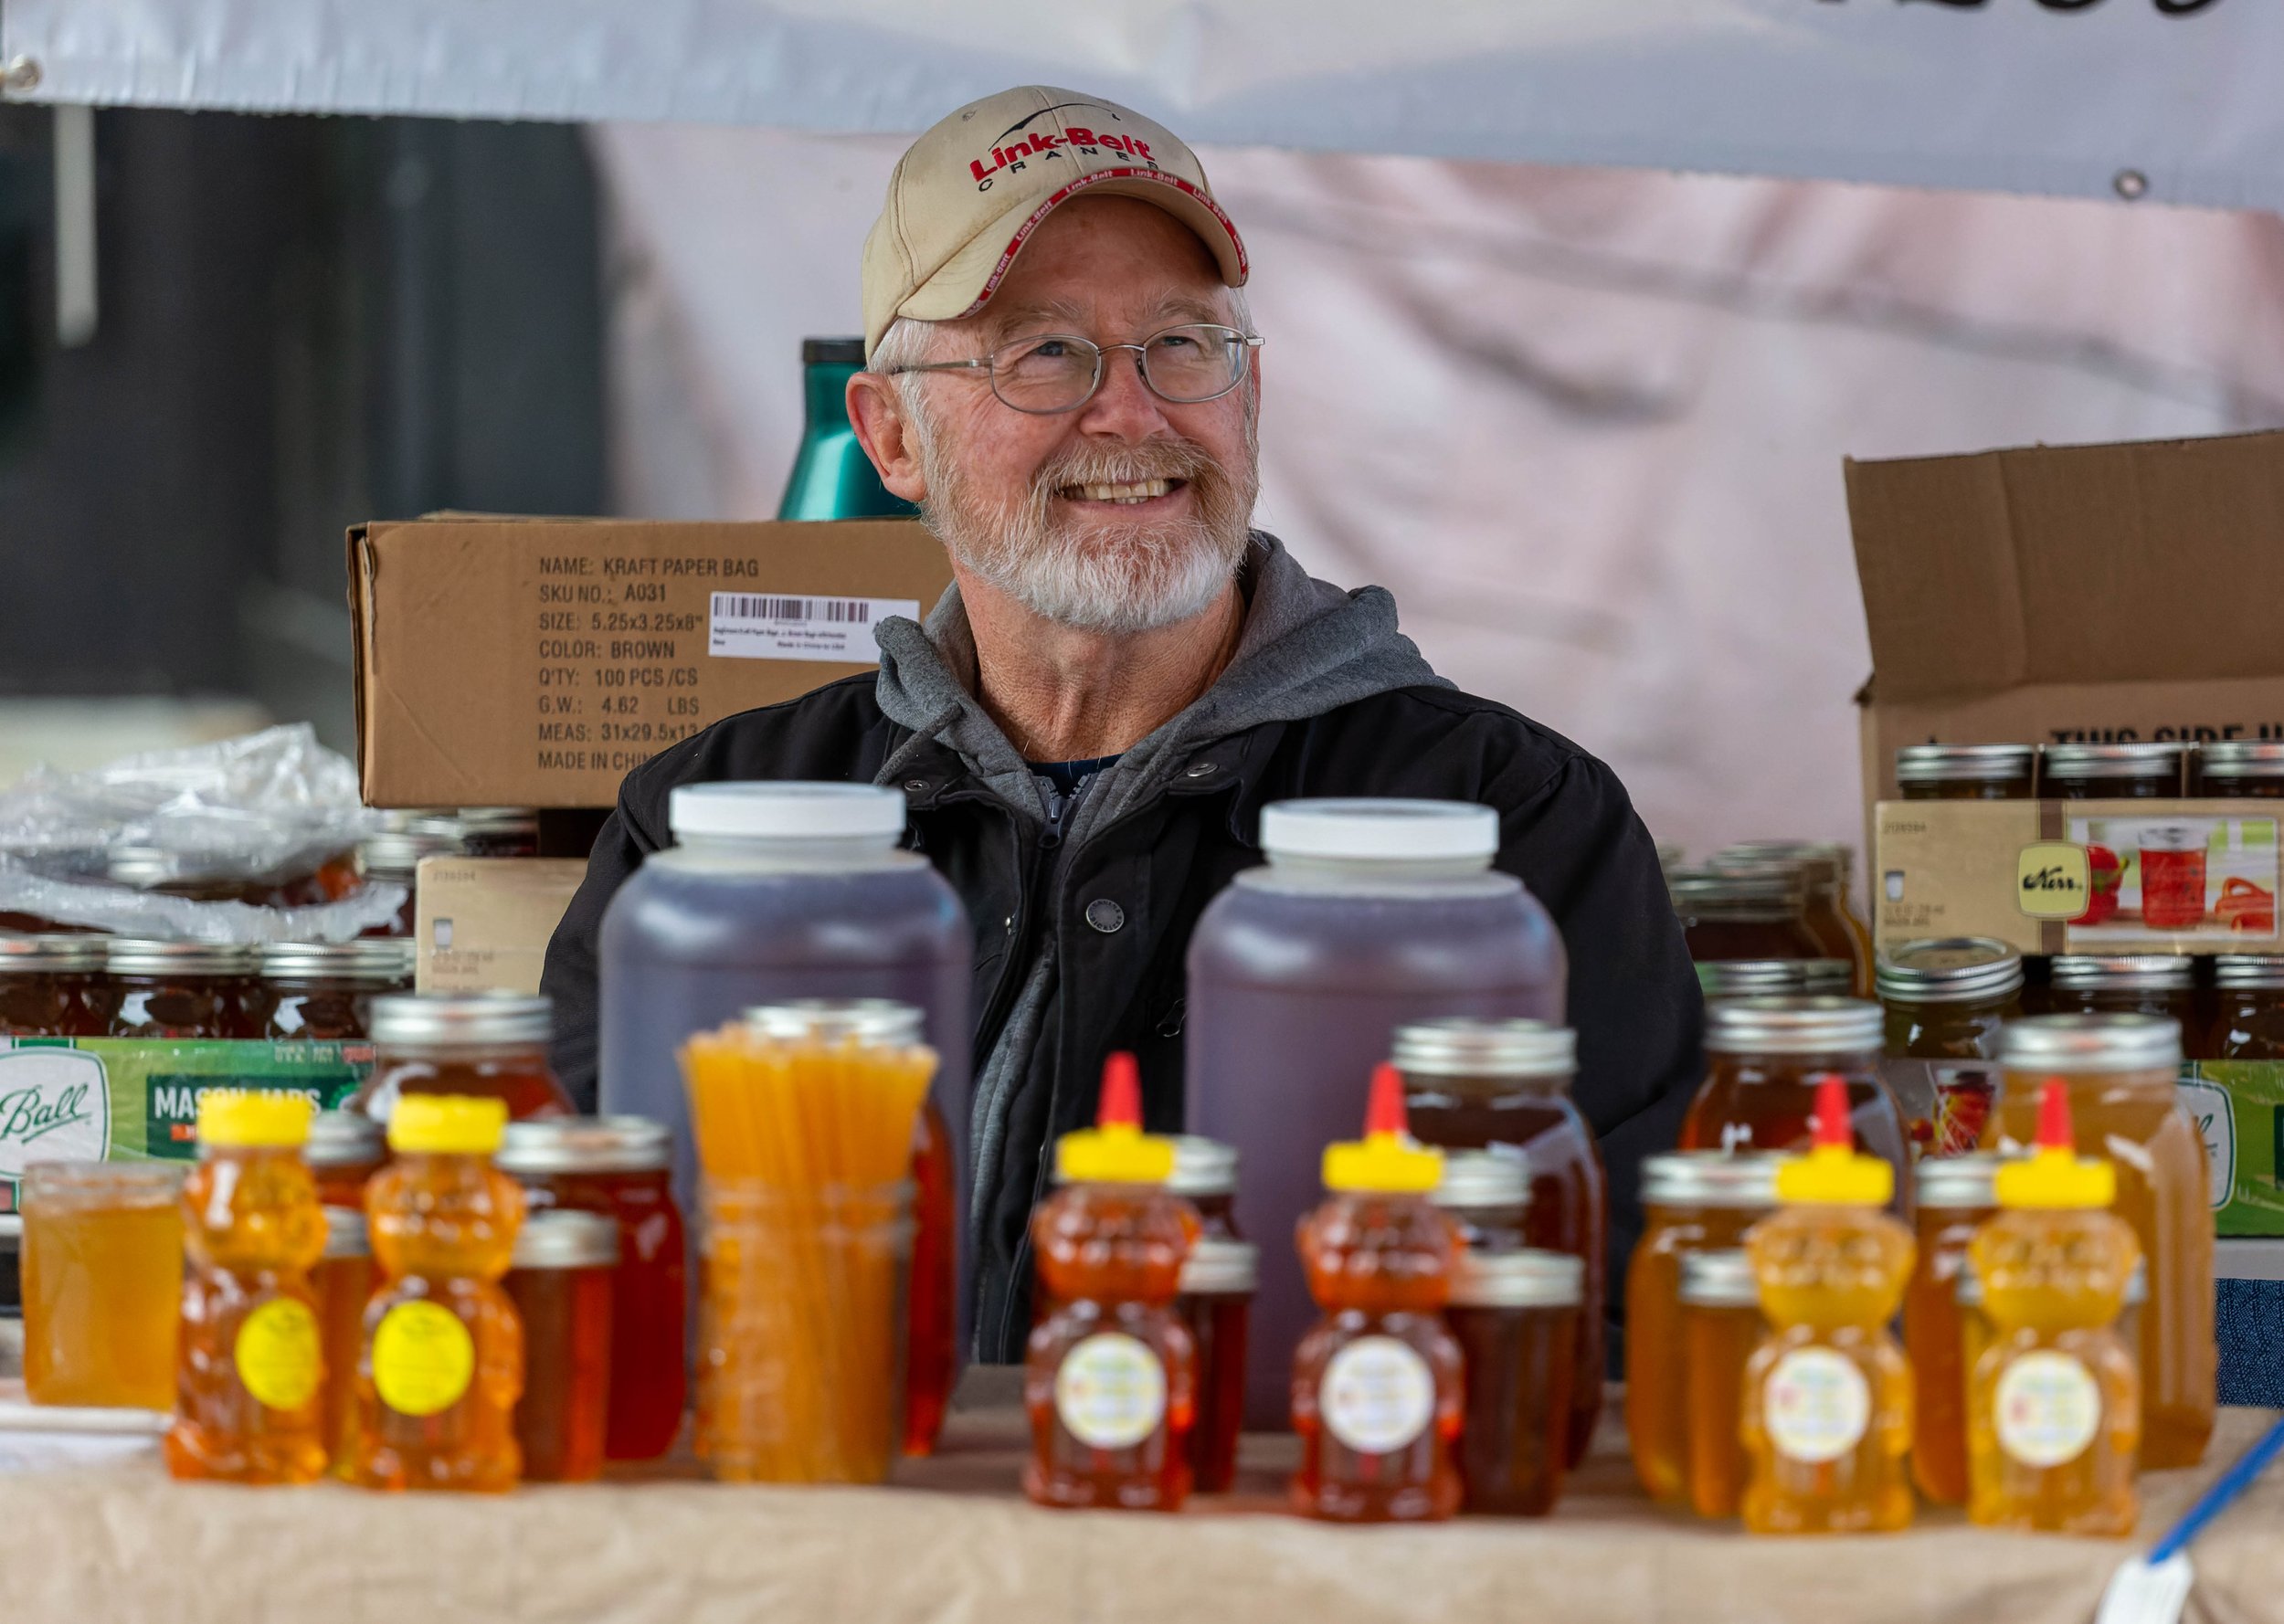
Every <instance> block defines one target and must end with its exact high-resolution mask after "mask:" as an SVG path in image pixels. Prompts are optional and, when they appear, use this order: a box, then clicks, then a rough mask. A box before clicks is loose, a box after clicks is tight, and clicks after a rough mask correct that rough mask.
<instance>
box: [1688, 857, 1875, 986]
mask: <svg viewBox="0 0 2284 1624" xmlns="http://www.w3.org/2000/svg"><path fill="white" fill-rule="evenodd" d="M1771 864H1773V865H1776V866H1779V867H1782V866H1785V865H1790V866H1791V867H1792V868H1795V869H1798V870H1800V875H1801V880H1802V882H1803V884H1805V885H1806V886H1807V888H1808V902H1807V915H1806V917H1807V920H1808V928H1809V929H1810V930H1811V931H1813V932H1814V933H1815V935H1816V939H1817V940H1818V941H1819V942H1822V943H1823V944H1824V951H1825V954H1826V955H1827V956H1829V957H1832V958H1836V959H1841V960H1844V961H1845V962H1846V964H1847V965H1848V981H1849V985H1848V986H1846V987H1845V988H1844V989H1842V990H1844V991H1847V992H1852V993H1854V994H1855V995H1856V997H1859V998H1862V997H1870V996H1871V990H1872V933H1871V929H1870V927H1869V926H1867V925H1866V924H1865V923H1864V922H1863V921H1862V920H1861V919H1859V918H1857V917H1856V905H1855V903H1854V902H1852V901H1850V892H1851V891H1852V890H1853V889H1854V887H1853V871H1854V869H1855V853H1854V852H1852V851H1851V850H1849V849H1848V848H1847V847H1845V846H1843V845H1841V844H1840V843H1839V842H1837V841H1835V840H1744V841H1739V843H1738V844H1736V845H1734V846H1729V847H1725V848H1723V849H1722V850H1721V851H1720V852H1719V854H1718V855H1717V856H1716V857H1715V858H1714V859H1713V865H1712V866H1713V867H1715V868H1717V869H1727V870H1732V871H1743V870H1752V869H1757V868H1761V867H1766V866H1769V865H1771Z"/></svg>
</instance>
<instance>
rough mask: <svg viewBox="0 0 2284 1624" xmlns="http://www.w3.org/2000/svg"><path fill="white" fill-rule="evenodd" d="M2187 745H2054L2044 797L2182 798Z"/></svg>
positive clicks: (2047, 765)
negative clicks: (2182, 764)
mask: <svg viewBox="0 0 2284 1624" xmlns="http://www.w3.org/2000/svg"><path fill="white" fill-rule="evenodd" d="M2184 754H2186V750H2185V748H2184V746H2182V745H2180V744H2174V743H2157V744H2049V745H2047V746H2046V757H2045V761H2044V763H2043V765H2042V778H2043V780H2044V784H2043V788H2044V793H2045V795H2046V798H2047V799H2048V800H2057V801H2146V800H2162V799H2165V798H2167V797H2169V796H2177V795H2179V794H2180V793H2181V762H2182V757H2183V756H2184Z"/></svg>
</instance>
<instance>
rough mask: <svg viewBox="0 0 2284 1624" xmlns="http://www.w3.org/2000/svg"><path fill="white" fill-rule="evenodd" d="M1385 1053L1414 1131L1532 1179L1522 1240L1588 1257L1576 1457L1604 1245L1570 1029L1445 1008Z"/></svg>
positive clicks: (1574, 1384) (1593, 1369)
mask: <svg viewBox="0 0 2284 1624" xmlns="http://www.w3.org/2000/svg"><path fill="white" fill-rule="evenodd" d="M1391 1054H1392V1058H1393V1060H1394V1061H1395V1065H1396V1069H1397V1070H1399V1071H1401V1073H1402V1074H1403V1083H1404V1106H1405V1111H1406V1113H1407V1114H1408V1116H1409V1117H1410V1120H1411V1125H1412V1133H1413V1134H1416V1135H1417V1136H1418V1137H1419V1139H1420V1141H1421V1142H1422V1144H1434V1145H1440V1146H1442V1147H1443V1148H1444V1149H1446V1150H1453V1151H1464V1150H1481V1151H1491V1152H1494V1153H1496V1154H1498V1155H1502V1156H1503V1157H1506V1158H1507V1159H1509V1160H1511V1161H1517V1162H1519V1163H1520V1164H1521V1165H1522V1166H1523V1167H1524V1168H1527V1169H1528V1176H1529V1181H1530V1182H1529V1192H1530V1194H1529V1204H1528V1207H1527V1208H1526V1209H1525V1217H1524V1224H1523V1243H1524V1244H1525V1245H1528V1246H1531V1247H1536V1248H1539V1249H1540V1250H1545V1251H1555V1252H1568V1253H1570V1256H1572V1257H1574V1258H1576V1259H1578V1260H1580V1262H1581V1264H1582V1265H1583V1266H1584V1270H1585V1273H1584V1276H1583V1280H1582V1283H1581V1286H1580V1288H1579V1290H1580V1292H1581V1297H1580V1305H1581V1306H1580V1310H1579V1313H1578V1316H1577V1320H1576V1325H1577V1330H1578V1357H1577V1360H1576V1361H1575V1364H1574V1366H1573V1376H1572V1379H1571V1382H1570V1428H1569V1430H1568V1432H1567V1434H1566V1437H1567V1439H1568V1444H1567V1448H1568V1449H1569V1450H1570V1464H1571V1465H1573V1466H1575V1465H1577V1464H1578V1462H1579V1461H1582V1460H1584V1459H1585V1457H1586V1450H1587V1448H1588V1446H1589V1445H1590V1444H1591V1443H1592V1441H1593V1437H1594V1428H1595V1425H1596V1423H1597V1422H1598V1421H1599V1420H1600V1419H1601V1418H1602V1368H1603V1359H1604V1352H1603V1349H1604V1345H1605V1330H1606V1327H1605V1323H1604V1303H1605V1302H1606V1301H1607V1292H1608V1285H1607V1281H1608V1274H1607V1270H1608V1268H1609V1261H1608V1259H1609V1246H1610V1217H1609V1194H1608V1191H1609V1183H1610V1181H1609V1176H1608V1175H1607V1174H1606V1173H1605V1172H1604V1171H1603V1169H1602V1151H1601V1149H1600V1148H1599V1147H1598V1145H1597V1144H1596V1143H1595V1138H1594V1130H1593V1128H1592V1126H1591V1124H1590V1123H1588V1122H1587V1120H1586V1118H1585V1116H1584V1114H1583V1113H1581V1112H1580V1110H1579V1108H1578V1103H1577V1102H1576V1101H1574V1100H1573V1099H1571V1097H1570V1084H1571V1081H1572V1077H1573V1074H1574V1073H1575V1072H1576V1070H1577V1069H1578V1035H1577V1034H1576V1033H1575V1032H1572V1031H1571V1030H1570V1029H1569V1028H1566V1027H1554V1026H1548V1025H1546V1024H1544V1023H1543V1022H1540V1021H1535V1020H1490V1019H1479V1018H1474V1017H1468V1016H1447V1017H1444V1018H1440V1019H1436V1020H1422V1021H1414V1022H1412V1024H1411V1025H1409V1026H1403V1027H1399V1028H1396V1034H1395V1038H1394V1040H1393V1043H1392V1046H1391ZM1445 1177H1446V1178H1447V1179H1449V1178H1450V1177H1451V1173H1450V1168H1449V1165H1448V1164H1447V1165H1446V1169H1445Z"/></svg>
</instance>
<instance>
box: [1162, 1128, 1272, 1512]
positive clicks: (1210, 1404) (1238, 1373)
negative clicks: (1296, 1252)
mask: <svg viewBox="0 0 2284 1624" xmlns="http://www.w3.org/2000/svg"><path fill="white" fill-rule="evenodd" d="M1206 1143H1207V1144H1211V1143H1212V1141H1211V1140H1208V1141H1206ZM1175 1167H1176V1171H1177V1175H1178V1176H1179V1168H1180V1163H1179V1161H1177V1162H1176V1163H1175ZM1260 1286H1261V1249H1260V1248H1259V1247H1257V1246H1254V1245H1253V1243H1252V1242H1251V1241H1245V1240H1233V1239H1230V1238H1229V1237H1228V1236H1225V1235H1215V1234H1212V1233H1211V1232H1208V1233H1207V1234H1205V1235H1203V1236H1200V1238H1199V1240H1198V1243H1197V1244H1196V1245H1195V1246H1192V1247H1191V1248H1190V1256H1189V1257H1188V1258H1186V1259H1184V1260H1182V1265H1181V1294H1180V1295H1179V1297H1177V1298H1176V1299H1175V1300H1174V1311H1175V1312H1176V1313H1179V1315H1180V1316H1181V1320H1182V1323H1183V1324H1185V1325H1187V1326H1189V1327H1190V1341H1192V1342H1194V1343H1195V1344H1197V1347H1198V1374H1197V1379H1196V1383H1195V1386H1194V1387H1193V1388H1192V1391H1193V1393H1194V1394H1195V1396H1196V1408H1195V1410H1194V1413H1193V1417H1192V1419H1191V1421H1190V1445H1189V1448H1190V1478H1191V1482H1190V1487H1191V1488H1192V1489H1194V1490H1195V1491H1196V1492H1198V1493H1200V1494H1221V1493H1226V1492H1228V1490H1229V1486H1230V1483H1231V1482H1232V1480H1233V1479H1234V1478H1235V1477H1236V1475H1237V1434H1238V1432H1239V1430H1240V1429H1241V1428H1242V1426H1243V1424H1244V1419H1245V1322H1246V1319H1247V1317H1248V1314H1249V1311H1250V1310H1251V1308H1252V1305H1253V1292H1256V1291H1257V1290H1259V1289H1260Z"/></svg>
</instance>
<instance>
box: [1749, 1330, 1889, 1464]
mask: <svg viewBox="0 0 2284 1624" xmlns="http://www.w3.org/2000/svg"><path fill="white" fill-rule="evenodd" d="M1761 1396H1762V1398H1763V1400H1764V1402H1765V1405H1766V1410H1765V1424H1766V1426H1767V1428H1768V1432H1769V1441H1770V1442H1771V1443H1772V1444H1774V1445H1775V1446H1776V1451H1777V1453H1778V1454H1780V1455H1782V1456H1784V1457H1785V1458H1786V1459H1788V1460H1792V1461H1806V1462H1807V1463H1808V1464H1810V1465H1812V1466H1821V1465H1823V1464H1824V1462H1825V1461H1837V1460H1838V1459H1839V1458H1840V1457H1841V1456H1843V1455H1845V1454H1846V1453H1847V1452H1848V1451H1849V1450H1852V1449H1854V1448H1855V1447H1856V1445H1857V1444H1858V1443H1860V1442H1862V1441H1863V1439H1864V1429H1866V1427H1868V1426H1870V1425H1871V1420H1872V1389H1871V1384H1870V1383H1868V1382H1866V1380H1865V1379H1864V1373H1863V1372H1862V1371H1861V1370H1858V1369H1857V1368H1856V1361H1855V1360H1853V1359H1851V1358H1849V1357H1848V1356H1847V1355H1845V1354H1836V1353H1835V1352H1833V1351H1832V1350H1831V1349H1830V1348H1828V1347H1801V1348H1794V1349H1793V1350H1792V1352H1791V1353H1789V1354H1786V1355H1784V1356H1783V1357H1782V1358H1781V1359H1779V1360H1778V1361H1777V1362H1776V1368H1775V1369H1774V1370H1771V1372H1769V1379H1768V1383H1767V1385H1766V1386H1765V1387H1762V1389H1761Z"/></svg>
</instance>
